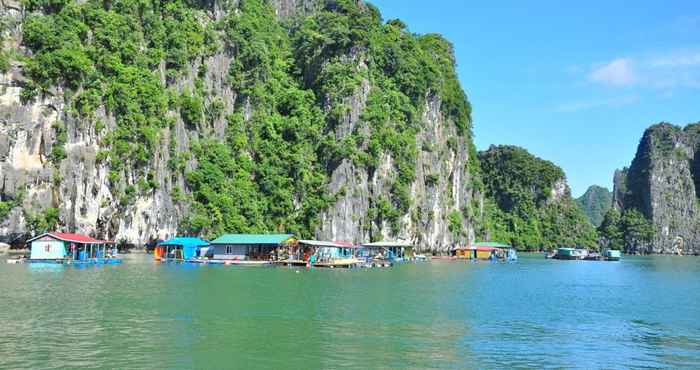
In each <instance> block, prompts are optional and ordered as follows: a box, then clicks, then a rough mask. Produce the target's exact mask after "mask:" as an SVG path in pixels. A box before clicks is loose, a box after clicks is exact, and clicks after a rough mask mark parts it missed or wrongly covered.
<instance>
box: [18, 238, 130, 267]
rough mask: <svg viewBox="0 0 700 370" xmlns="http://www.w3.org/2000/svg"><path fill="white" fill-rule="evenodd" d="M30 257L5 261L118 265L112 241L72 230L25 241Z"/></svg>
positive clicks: (118, 261) (119, 261)
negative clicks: (71, 231) (28, 247)
mask: <svg viewBox="0 0 700 370" xmlns="http://www.w3.org/2000/svg"><path fill="white" fill-rule="evenodd" d="M27 243H28V244H29V245H30V255H29V258H15V259H10V260H8V263H15V264H16V263H56V264H72V265H89V264H119V263H121V262H122V260H121V259H120V258H118V254H117V248H116V247H115V244H114V242H113V241H108V240H99V239H95V238H92V237H89V236H86V235H81V234H75V233H61V232H48V233H44V234H41V235H39V236H36V237H34V238H32V239H29V240H27Z"/></svg>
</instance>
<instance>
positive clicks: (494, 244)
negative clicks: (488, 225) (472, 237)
mask: <svg viewBox="0 0 700 370" xmlns="http://www.w3.org/2000/svg"><path fill="white" fill-rule="evenodd" d="M473 246H474V247H476V248H484V247H486V248H513V247H512V246H510V245H508V244H503V243H497V242H476V243H474V245H473Z"/></svg>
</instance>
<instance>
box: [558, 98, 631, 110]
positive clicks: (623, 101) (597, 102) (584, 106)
mask: <svg viewBox="0 0 700 370" xmlns="http://www.w3.org/2000/svg"><path fill="white" fill-rule="evenodd" d="M638 101H639V96H637V95H626V96H619V97H613V98H608V99H591V100H579V101H572V102H568V103H564V104H561V105H560V106H558V107H557V112H561V113H573V112H580V111H583V110H589V109H593V108H617V107H621V106H624V105H628V104H634V103H636V102H638Z"/></svg>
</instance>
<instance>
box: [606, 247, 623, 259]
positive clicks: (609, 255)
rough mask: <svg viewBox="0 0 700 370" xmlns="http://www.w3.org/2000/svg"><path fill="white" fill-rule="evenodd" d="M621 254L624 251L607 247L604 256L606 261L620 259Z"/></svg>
mask: <svg viewBox="0 0 700 370" xmlns="http://www.w3.org/2000/svg"><path fill="white" fill-rule="evenodd" d="M621 255H622V253H620V251H619V250H616V249H606V250H605V252H603V257H605V260H606V261H619V260H620V257H621Z"/></svg>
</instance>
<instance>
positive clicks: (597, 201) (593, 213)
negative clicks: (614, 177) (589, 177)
mask: <svg viewBox="0 0 700 370" xmlns="http://www.w3.org/2000/svg"><path fill="white" fill-rule="evenodd" d="M576 203H578V205H579V207H581V209H582V210H583V213H585V214H586V217H588V219H589V220H590V221H591V223H592V224H593V225H594V226H595V227H598V226H600V224H601V223H602V222H603V217H605V213H606V212H607V211H608V209H610V207H611V206H612V192H611V191H610V190H608V189H607V188H604V187H602V186H598V185H591V187H589V188H588V190H586V192H585V193H584V194H583V195H582V196H581V197H579V198H577V199H576Z"/></svg>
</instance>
